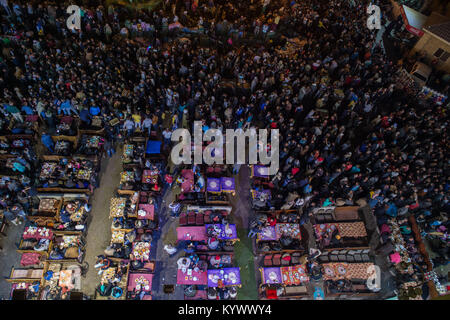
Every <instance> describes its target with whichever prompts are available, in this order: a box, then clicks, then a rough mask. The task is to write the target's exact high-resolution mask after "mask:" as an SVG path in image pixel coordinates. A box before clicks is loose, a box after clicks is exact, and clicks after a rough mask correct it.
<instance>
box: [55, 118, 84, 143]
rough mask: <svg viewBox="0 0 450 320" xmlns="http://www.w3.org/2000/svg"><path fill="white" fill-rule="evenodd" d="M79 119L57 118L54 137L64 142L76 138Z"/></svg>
mask: <svg viewBox="0 0 450 320" xmlns="http://www.w3.org/2000/svg"><path fill="white" fill-rule="evenodd" d="M79 123H80V119H79V118H78V117H72V116H66V115H62V116H58V117H57V123H56V136H59V137H61V138H62V139H64V140H66V138H73V137H77V136H78V127H79Z"/></svg>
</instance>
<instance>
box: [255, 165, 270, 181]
mask: <svg viewBox="0 0 450 320" xmlns="http://www.w3.org/2000/svg"><path fill="white" fill-rule="evenodd" d="M268 171H269V168H268V167H265V166H258V165H254V166H252V175H253V176H254V177H259V178H268V177H269V175H268Z"/></svg>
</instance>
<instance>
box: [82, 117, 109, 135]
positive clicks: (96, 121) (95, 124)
mask: <svg viewBox="0 0 450 320" xmlns="http://www.w3.org/2000/svg"><path fill="white" fill-rule="evenodd" d="M104 132H105V123H104V121H103V119H102V117H99V116H93V117H92V121H91V124H90V125H89V126H86V125H84V124H81V125H80V126H79V134H80V135H83V134H88V135H103V134H104Z"/></svg>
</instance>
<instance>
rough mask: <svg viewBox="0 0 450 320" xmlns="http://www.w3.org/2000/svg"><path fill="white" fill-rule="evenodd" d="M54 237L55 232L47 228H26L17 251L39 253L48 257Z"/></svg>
mask: <svg viewBox="0 0 450 320" xmlns="http://www.w3.org/2000/svg"><path fill="white" fill-rule="evenodd" d="M53 236H54V234H53V231H52V230H50V229H48V228H45V227H42V228H41V227H32V226H28V227H25V229H24V232H23V234H22V237H21V239H20V243H19V246H18V249H17V251H18V252H20V253H27V252H37V251H39V252H42V253H45V254H46V256H48V254H49V252H50V247H51V244H52V240H53Z"/></svg>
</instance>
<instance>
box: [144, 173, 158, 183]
mask: <svg viewBox="0 0 450 320" xmlns="http://www.w3.org/2000/svg"><path fill="white" fill-rule="evenodd" d="M158 176H159V171H158V170H144V171H143V172H142V179H141V180H142V183H148V184H155V183H158Z"/></svg>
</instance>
